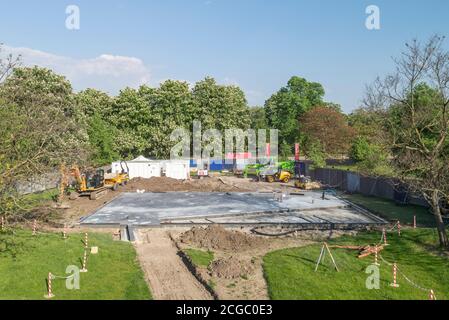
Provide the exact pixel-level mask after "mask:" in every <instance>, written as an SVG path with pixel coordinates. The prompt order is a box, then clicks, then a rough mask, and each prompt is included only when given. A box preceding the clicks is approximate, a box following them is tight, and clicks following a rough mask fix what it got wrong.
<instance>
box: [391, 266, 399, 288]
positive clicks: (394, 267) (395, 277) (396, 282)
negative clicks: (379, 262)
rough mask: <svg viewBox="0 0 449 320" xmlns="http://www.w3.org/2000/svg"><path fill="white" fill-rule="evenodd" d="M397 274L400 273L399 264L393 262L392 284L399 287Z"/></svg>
mask: <svg viewBox="0 0 449 320" xmlns="http://www.w3.org/2000/svg"><path fill="white" fill-rule="evenodd" d="M397 274H398V266H397V265H396V263H393V283H391V284H390V286H392V287H393V288H399V284H398V281H397Z"/></svg>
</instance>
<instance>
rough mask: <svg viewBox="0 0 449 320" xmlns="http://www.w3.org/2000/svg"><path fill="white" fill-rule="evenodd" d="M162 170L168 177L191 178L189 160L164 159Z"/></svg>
mask: <svg viewBox="0 0 449 320" xmlns="http://www.w3.org/2000/svg"><path fill="white" fill-rule="evenodd" d="M162 171H163V172H165V176H166V177H167V178H172V179H177V180H187V179H189V178H190V161H189V160H168V161H162Z"/></svg>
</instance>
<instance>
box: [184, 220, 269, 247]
mask: <svg viewBox="0 0 449 320" xmlns="http://www.w3.org/2000/svg"><path fill="white" fill-rule="evenodd" d="M179 240H180V241H181V242H182V243H186V244H190V245H193V246H196V247H199V248H203V249H209V250H221V251H245V250H250V249H255V248H260V247H263V246H265V245H266V244H267V241H266V239H263V238H260V237H256V236H252V235H249V234H246V233H243V232H239V231H235V230H227V229H225V228H223V227H221V226H215V225H213V226H208V227H206V228H202V227H194V228H192V229H190V230H189V231H187V232H184V233H183V234H182V235H181V236H180V238H179Z"/></svg>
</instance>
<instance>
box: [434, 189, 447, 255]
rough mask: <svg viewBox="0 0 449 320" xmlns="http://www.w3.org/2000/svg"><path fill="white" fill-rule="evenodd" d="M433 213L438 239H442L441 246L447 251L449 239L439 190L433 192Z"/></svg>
mask: <svg viewBox="0 0 449 320" xmlns="http://www.w3.org/2000/svg"><path fill="white" fill-rule="evenodd" d="M431 205H432V211H433V215H434V216H435V222H436V226H437V231H438V237H439V238H440V245H441V247H443V248H445V249H447V250H448V249H449V240H448V238H447V233H446V227H445V225H444V221H443V217H442V215H441V210H440V198H439V196H438V190H434V191H433V192H432V203H431Z"/></svg>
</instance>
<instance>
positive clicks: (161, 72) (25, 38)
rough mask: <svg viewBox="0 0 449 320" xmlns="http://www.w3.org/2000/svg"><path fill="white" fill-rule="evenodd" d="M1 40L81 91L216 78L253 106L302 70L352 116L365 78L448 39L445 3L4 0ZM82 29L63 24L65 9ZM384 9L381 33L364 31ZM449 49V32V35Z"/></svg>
mask: <svg viewBox="0 0 449 320" xmlns="http://www.w3.org/2000/svg"><path fill="white" fill-rule="evenodd" d="M0 4H1V8H2V10H1V12H0V42H3V43H4V44H5V45H6V49H7V50H10V51H11V52H14V53H23V55H24V64H40V65H43V66H48V67H52V68H53V69H55V70H56V71H57V72H59V73H63V74H65V75H66V76H67V77H68V78H69V79H70V80H71V81H72V82H73V84H74V87H75V89H77V90H79V89H83V88H85V87H88V86H93V87H97V88H99V89H102V90H105V91H108V92H109V93H112V94H116V93H117V91H118V90H119V89H120V88H121V87H124V86H126V85H129V86H134V87H135V86H138V85H139V84H141V83H149V84H150V85H152V86H156V85H158V83H160V82H161V81H164V80H166V79H169V78H170V79H179V80H185V81H189V82H192V83H193V82H196V81H198V80H201V79H202V78H204V77H205V76H212V77H214V78H216V79H217V81H218V82H220V83H224V84H237V85H239V86H240V87H241V88H242V89H243V90H244V91H245V93H246V95H247V99H248V101H249V103H250V104H251V105H262V104H263V103H264V101H265V100H266V99H267V98H268V97H269V96H270V95H271V94H272V93H274V92H276V91H277V90H278V89H279V88H280V87H282V86H284V85H285V84H286V82H287V81H288V79H289V78H290V77H291V76H293V75H298V76H302V77H305V78H306V79H308V80H311V81H317V82H320V83H322V84H323V85H324V87H325V90H326V99H327V100H329V101H332V102H336V103H340V104H341V105H342V106H343V108H344V110H345V111H346V112H350V111H351V110H353V109H354V108H356V107H357V106H358V105H359V102H360V100H361V98H362V97H363V91H364V86H365V85H366V84H367V83H369V82H371V81H372V80H373V79H374V78H375V77H376V76H377V75H384V74H385V73H387V72H389V71H391V70H392V68H393V64H392V60H391V57H392V56H397V55H398V54H399V53H400V52H401V50H402V48H403V46H404V43H405V42H406V41H408V40H410V39H412V38H415V37H417V38H419V39H423V40H425V39H427V38H428V37H429V36H430V35H432V34H434V33H439V34H442V35H446V36H449V20H448V19H447V13H449V1H446V0H428V1H416V0H407V1H405V0H403V1H399V0H388V1H387V0H382V1H381V0H371V1H363V0H341V1H337V0H327V1H325V0H321V1H319V0H313V1H312V0H307V1H305V0H278V1H274V0H272V1H268V0H265V1H262V0H259V1H256V0H240V1H237V0H157V1H156V0H129V1H123V0H109V1H106V0H85V1H84V0H83V1H76V0H70V1H62V0H44V1H29V0H28V1H24V0H15V1H4V0H0ZM71 4H75V5H78V6H79V8H80V10H81V29H80V30H77V31H70V30H68V29H66V28H65V19H66V13H65V9H66V6H67V5H71ZM371 4H374V5H377V6H378V7H379V8H380V18H381V29H380V30H376V31H370V30H368V29H366V28H365V19H366V17H367V15H366V14H365V8H366V7H367V6H368V5H371ZM446 46H448V47H449V40H447V41H446Z"/></svg>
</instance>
